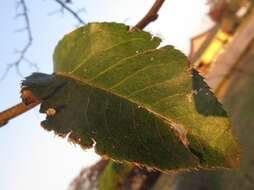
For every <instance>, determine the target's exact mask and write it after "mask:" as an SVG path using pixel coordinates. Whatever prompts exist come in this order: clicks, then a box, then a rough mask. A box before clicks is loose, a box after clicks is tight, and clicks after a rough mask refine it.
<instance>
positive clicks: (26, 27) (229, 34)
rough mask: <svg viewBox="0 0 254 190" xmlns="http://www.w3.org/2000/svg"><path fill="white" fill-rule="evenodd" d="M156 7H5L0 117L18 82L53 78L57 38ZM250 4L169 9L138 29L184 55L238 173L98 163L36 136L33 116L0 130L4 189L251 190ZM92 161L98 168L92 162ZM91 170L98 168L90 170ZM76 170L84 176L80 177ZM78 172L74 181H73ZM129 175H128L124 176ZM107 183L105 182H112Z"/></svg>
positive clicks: (24, 3) (75, 2)
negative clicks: (229, 134)
mask: <svg viewBox="0 0 254 190" xmlns="http://www.w3.org/2000/svg"><path fill="white" fill-rule="evenodd" d="M153 3H154V0H138V1H135V0H128V1H127V0H93V1H84V0H41V1H32V0H10V1H3V2H2V3H1V7H0V23H1V26H2V27H1V35H0V42H1V43H0V52H1V56H0V89H1V90H0V91H1V96H0V111H2V110H4V109H6V108H8V107H10V106H13V105H15V104H17V103H19V102H20V93H19V92H20V82H21V80H22V79H23V77H24V76H27V75H29V74H31V73H32V72H36V71H40V72H44V73H52V71H53V70H52V69H53V63H52V54H53V51H54V47H55V46H56V44H57V43H58V41H59V40H60V39H61V38H62V37H63V35H64V34H66V33H69V32H70V31H72V30H74V29H75V28H77V27H79V26H81V25H83V24H86V23H88V22H93V21H109V22H112V21H113V22H121V23H125V24H127V25H130V26H133V25H135V24H136V23H137V22H138V21H139V20H140V19H141V18H142V17H143V16H144V15H145V14H146V12H147V11H148V10H149V8H150V7H151V5H152V4H153ZM253 3H254V2H252V1H251V0H194V1H189V0H166V1H165V4H164V5H163V6H162V8H161V10H160V12H159V18H158V19H157V20H156V21H155V22H153V23H151V24H150V25H149V26H148V27H146V28H145V30H146V31H149V32H151V33H152V34H154V35H157V36H159V37H161V38H162V40H163V45H166V44H170V45H174V46H175V47H176V48H178V49H180V50H182V51H183V52H184V53H185V54H186V55H187V56H189V58H190V60H191V62H192V64H193V66H194V67H195V68H196V69H198V70H199V72H200V73H201V74H202V75H203V76H204V77H205V79H206V81H207V82H208V84H209V85H210V87H211V89H212V91H214V92H215V93H216V95H217V97H218V98H219V99H220V101H222V102H223V104H224V106H225V108H226V109H227V111H228V112H229V114H230V116H231V120H232V126H233V130H234V132H235V134H236V136H237V137H238V139H239V142H240V144H241V146H242V162H241V168H240V170H237V171H209V172H208V171H199V172H188V173H181V174H162V173H160V172H157V171H149V170H147V169H144V168H137V167H135V166H131V165H121V164H115V163H112V162H111V161H108V160H100V157H99V156H98V155H96V154H95V153H94V151H93V150H92V149H91V150H87V151H84V150H82V149H81V148H80V147H78V146H75V145H72V144H70V143H68V142H67V141H66V140H65V139H62V138H59V137H56V136H54V134H53V133H48V132H46V131H45V130H44V129H43V128H41V127H40V121H41V120H43V118H44V115H42V114H39V111H38V108H35V109H33V110H31V111H29V112H27V113H25V114H23V115H22V116H20V117H18V118H15V119H14V120H12V121H10V122H9V123H8V125H6V126H5V127H3V128H0V189H1V190H17V189H20V190H32V189H37V190H42V189H49V190H51V189H52V190H53V189H54V190H58V189H59V190H60V189H71V190H90V189H105V190H107V189H109V188H107V187H109V186H107V185H109V183H108V181H110V180H111V181H114V183H113V185H112V184H110V187H114V189H126V190H127V189H134V190H145V189H153V190H156V189H159V190H170V189H176V190H186V189H193V190H194V189H195V190H199V189H200V190H201V189H202V190H204V189H209V190H210V189H211V190H212V189H227V190H231V189H232V190H233V189H244V190H252V189H254V139H253V137H252V135H253V132H254V88H253V87H254V10H253ZM98 161H99V162H98ZM94 164H95V165H94ZM82 168H85V169H83V170H81V169H82ZM80 171H81V172H80ZM126 171H127V172H126ZM109 176H110V177H109Z"/></svg>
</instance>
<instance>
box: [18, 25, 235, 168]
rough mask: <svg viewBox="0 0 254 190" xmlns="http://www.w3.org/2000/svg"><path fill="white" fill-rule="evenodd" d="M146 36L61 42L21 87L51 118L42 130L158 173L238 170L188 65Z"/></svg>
mask: <svg viewBox="0 0 254 190" xmlns="http://www.w3.org/2000/svg"><path fill="white" fill-rule="evenodd" d="M159 44H160V39H159V38H157V37H153V36H151V35H150V34H149V33H147V32H143V31H135V32H129V31H128V27H127V26H125V25H123V24H116V23H90V24H88V25H86V26H84V27H81V28H79V29H77V30H75V31H73V32H71V33H70V34H68V35H66V36H65V37H64V38H63V39H62V40H61V41H60V42H59V44H58V46H57V47H56V50H55V53H54V73H53V74H51V75H47V74H42V73H34V74H32V75H31V76H29V77H27V78H26V79H25V80H24V81H23V82H22V86H23V88H22V89H29V90H31V91H32V92H33V94H34V95H35V96H37V97H38V98H39V99H40V100H41V101H42V104H41V108H40V111H41V112H42V113H46V111H47V110H48V109H49V108H53V109H55V110H56V114H54V115H48V116H47V118H46V120H45V121H43V122H42V126H43V127H44V128H45V129H47V130H53V131H55V133H56V134H58V135H60V136H63V137H65V136H66V135H68V138H69V139H70V140H71V141H73V142H75V143H78V144H80V145H81V146H82V147H84V148H90V147H92V146H95V149H96V152H97V153H98V154H100V155H102V156H106V157H110V158H112V159H113V160H116V161H120V162H123V161H126V162H134V163H138V164H140V165H143V166H147V167H152V168H155V169H158V170H161V171H169V170H180V169H182V170H184V169H195V168H215V167H237V166H238V164H239V155H238V145H237V143H236V140H235V138H234V137H233V135H232V133H231V130H230V123H229V119H228V116H227V114H226V112H225V111H224V109H223V108H222V106H221V104H220V103H219V102H218V101H217V99H216V97H215V96H214V95H213V94H212V93H211V92H210V90H209V88H208V86H207V85H206V83H205V82H204V80H203V78H202V77H201V76H200V75H199V74H198V73H197V72H196V71H195V70H191V71H190V69H188V60H187V58H186V57H185V56H184V55H183V54H182V53H181V52H180V51H178V50H176V49H174V48H173V47H172V46H165V47H161V48H158V46H159Z"/></svg>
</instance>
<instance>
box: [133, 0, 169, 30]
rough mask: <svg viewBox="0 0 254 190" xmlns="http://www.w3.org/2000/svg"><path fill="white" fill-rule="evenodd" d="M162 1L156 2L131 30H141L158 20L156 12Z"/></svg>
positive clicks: (157, 0)
mask: <svg viewBox="0 0 254 190" xmlns="http://www.w3.org/2000/svg"><path fill="white" fill-rule="evenodd" d="M164 1H165V0H156V1H155V2H154V4H153V6H152V7H151V9H150V10H149V11H148V13H147V14H146V15H145V16H144V17H143V18H142V19H141V20H140V21H139V22H138V23H137V24H136V25H135V26H134V27H133V28H132V29H131V30H135V29H136V28H138V29H140V30H142V29H144V28H145V27H146V26H147V25H148V24H150V23H151V22H153V21H155V20H156V19H157V18H158V12H159V10H160V8H161V6H162V4H163V3H164Z"/></svg>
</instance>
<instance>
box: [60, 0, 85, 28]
mask: <svg viewBox="0 0 254 190" xmlns="http://www.w3.org/2000/svg"><path fill="white" fill-rule="evenodd" d="M55 2H56V3H58V4H59V5H60V6H61V8H62V9H64V10H66V11H68V12H69V13H70V14H71V15H72V16H73V17H74V18H75V19H77V20H78V22H79V23H80V24H85V22H84V21H83V19H82V18H80V16H79V15H78V13H77V12H75V11H73V10H72V9H71V8H70V7H69V6H68V5H66V3H70V1H65V2H63V1H61V0H55Z"/></svg>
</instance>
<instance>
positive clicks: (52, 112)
mask: <svg viewBox="0 0 254 190" xmlns="http://www.w3.org/2000/svg"><path fill="white" fill-rule="evenodd" d="M46 114H47V116H54V115H55V114H56V110H55V109H54V108H48V109H47V111H46Z"/></svg>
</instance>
